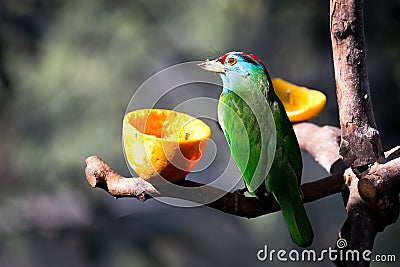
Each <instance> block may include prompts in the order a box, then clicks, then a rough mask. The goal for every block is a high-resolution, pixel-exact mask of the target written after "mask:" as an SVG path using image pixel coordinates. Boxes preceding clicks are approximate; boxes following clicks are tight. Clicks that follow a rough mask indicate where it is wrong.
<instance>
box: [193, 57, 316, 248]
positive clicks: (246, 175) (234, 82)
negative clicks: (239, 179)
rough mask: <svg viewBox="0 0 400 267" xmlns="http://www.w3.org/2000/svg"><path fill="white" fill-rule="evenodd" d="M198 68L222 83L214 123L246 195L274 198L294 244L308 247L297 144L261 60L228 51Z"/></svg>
mask: <svg viewBox="0 0 400 267" xmlns="http://www.w3.org/2000/svg"><path fill="white" fill-rule="evenodd" d="M198 66H199V67H200V68H202V69H204V70H207V71H210V72H214V73H218V74H220V77H221V79H222V83H223V90H222V94H221V96H220V99H219V104H218V120H219V124H220V126H221V128H222V129H223V131H224V134H225V137H226V140H227V141H228V144H229V148H230V151H231V154H232V157H233V159H234V161H235V163H236V165H237V166H238V168H239V170H240V172H241V173H242V176H243V179H244V182H245V184H246V188H247V191H248V192H249V193H250V194H252V195H254V196H256V197H257V198H258V199H259V200H260V201H263V199H264V198H265V195H266V194H267V193H269V194H272V195H273V196H274V198H275V199H276V201H277V202H278V203H279V205H280V207H281V210H282V214H283V216H284V218H285V221H286V223H287V226H288V229H289V232H290V235H291V237H292V240H293V241H294V242H295V243H296V244H297V245H299V246H301V247H306V246H309V245H310V244H311V243H312V240H313V236H314V234H313V230H312V227H311V224H310V221H309V220H308V217H307V213H306V211H305V209H304V206H303V202H302V199H301V195H300V191H299V186H300V182H301V173H302V168H303V163H302V158H301V153H300V148H299V144H298V142H297V139H296V135H295V133H294V130H293V127H292V124H291V123H290V121H289V118H288V117H287V115H286V111H285V109H284V107H283V104H282V102H281V101H280V99H279V98H278V96H277V95H276V94H275V91H274V88H273V85H272V82H271V79H270V77H269V74H268V72H267V70H266V68H265V66H264V64H263V62H262V61H261V60H260V59H258V58H257V57H256V56H254V55H253V54H247V53H244V52H229V53H227V54H225V55H223V56H221V57H219V58H217V59H214V60H210V61H208V60H207V61H205V62H203V63H200V64H199V65H198Z"/></svg>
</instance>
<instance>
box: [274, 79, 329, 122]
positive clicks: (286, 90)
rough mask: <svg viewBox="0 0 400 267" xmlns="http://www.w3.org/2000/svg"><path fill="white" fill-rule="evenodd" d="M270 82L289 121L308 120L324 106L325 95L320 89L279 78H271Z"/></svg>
mask: <svg viewBox="0 0 400 267" xmlns="http://www.w3.org/2000/svg"><path fill="white" fill-rule="evenodd" d="M272 84H273V86H274V89H275V93H276V94H277V95H278V97H279V99H280V100H281V101H282V103H283V106H284V107H285V110H286V114H287V115H288V117H289V119H290V121H291V122H300V121H307V120H310V119H312V118H314V117H316V116H317V115H318V114H319V113H321V111H322V109H323V108H324V106H325V103H326V96H325V95H324V94H323V93H322V92H320V91H317V90H312V89H308V88H306V87H303V86H298V85H295V84H292V83H289V82H287V81H285V80H283V79H281V78H274V79H272Z"/></svg>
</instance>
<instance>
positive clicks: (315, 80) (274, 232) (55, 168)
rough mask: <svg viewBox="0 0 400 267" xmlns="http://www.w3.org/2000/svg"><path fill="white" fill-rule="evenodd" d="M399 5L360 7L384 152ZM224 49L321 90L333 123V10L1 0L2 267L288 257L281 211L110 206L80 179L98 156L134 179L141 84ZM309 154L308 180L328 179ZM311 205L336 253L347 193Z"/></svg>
mask: <svg viewBox="0 0 400 267" xmlns="http://www.w3.org/2000/svg"><path fill="white" fill-rule="evenodd" d="M399 9H400V4H399V3H398V1H368V2H367V1H366V7H365V21H366V22H365V24H366V25H365V26H366V38H367V48H368V51H367V57H368V68H369V77H370V85H371V91H372V99H373V104H374V109H375V115H376V119H377V122H378V126H379V129H380V131H381V136H382V141H383V145H384V146H385V148H390V147H391V146H393V145H395V144H396V142H398V141H399V139H398V137H399V132H400V129H399V125H400V124H399V123H398V118H397V116H396V114H397V106H398V103H399V100H400V90H399V87H400V63H399V62H400V50H399V47H400V39H399V36H400V35H399V32H400V20H399V19H398V16H397V14H398V11H399ZM230 50H244V51H248V52H252V53H254V54H256V55H257V56H259V57H260V58H263V59H264V61H265V63H266V65H267V68H268V69H269V70H270V72H271V74H272V76H280V77H283V78H286V79H288V80H290V81H292V82H295V83H299V84H304V85H306V86H309V87H314V88H319V89H321V90H322V91H324V92H325V94H327V96H328V104H327V107H326V109H325V111H324V112H323V114H321V115H320V116H319V117H318V118H317V119H315V121H316V122H317V123H319V124H333V125H338V122H337V106H336V97H335V91H334V90H335V89H334V76H333V64H332V57H331V49H330V35H329V1H319V0H308V1H294V0H290V1H277V0H276V1H261V0H252V1H246V0H239V1H224V0H218V1H211V0H207V1H161V0H151V1H111V0H101V1H96V0H88V1H78V0H70V1H66V0H57V1H45V0H25V1H13V0H3V1H2V3H1V4H0V105H1V106H0V129H1V131H0V140H2V141H1V145H0V192H1V194H0V236H1V239H2V246H0V262H1V263H2V264H1V265H2V266H44V265H51V266H71V265H73V266H125V265H127V264H128V265H131V266H187V265H189V264H190V265H191V266H204V265H231V266H243V265H249V266H252V265H258V263H257V259H256V257H255V255H256V251H257V250H258V249H261V248H262V247H263V245H264V244H268V245H269V246H271V247H273V248H276V249H279V248H282V247H287V248H293V247H294V246H293V244H292V243H291V241H290V238H289V235H288V234H287V230H286V229H285V226H284V223H283V219H282V216H281V215H280V214H279V213H276V214H271V215H268V216H263V217H261V218H258V219H253V220H245V219H240V218H235V217H232V216H228V215H225V214H222V213H219V212H216V211H213V210H210V209H208V208H204V207H203V208H196V209H179V208H173V207H168V206H165V205H162V204H160V203H158V202H156V201H148V202H146V203H137V202H136V201H135V200H118V201H115V200H114V199H112V198H111V197H109V196H107V195H105V193H104V192H100V191H93V190H91V189H90V188H89V186H88V184H87V183H86V181H85V178H84V174H83V168H84V165H85V164H84V159H85V158H86V157H87V156H89V155H92V154H96V155H99V156H101V157H102V158H104V159H105V160H106V161H107V162H108V163H109V164H110V165H111V166H113V167H115V168H116V169H117V170H118V171H119V172H120V173H122V174H125V175H129V173H128V171H127V169H126V166H125V161H124V157H123V154H122V144H121V125H122V117H123V115H124V112H125V108H126V106H127V104H128V101H129V99H130V97H131V96H132V94H133V92H134V90H135V89H136V88H137V87H138V86H139V85H140V84H141V82H143V81H144V80H145V79H147V78H148V77H149V76H151V75H152V74H153V73H155V72H157V71H160V70H162V69H163V68H165V67H168V66H170V65H173V64H177V63H181V62H185V61H189V60H201V59H205V58H212V57H215V56H217V55H218V53H225V52H227V51H230ZM186 93H187V94H188V96H190V94H191V93H190V92H186ZM210 94H211V93H210ZM212 94H213V95H215V92H214V93H212ZM304 156H305V171H304V177H305V181H309V180H311V179H316V178H320V177H322V176H324V175H326V173H325V172H324V171H323V170H322V169H321V168H319V167H318V166H317V165H316V164H315V163H314V162H313V161H312V159H311V158H310V157H309V156H307V155H304ZM307 209H308V212H309V214H310V218H311V221H312V223H313V226H314V228H315V234H316V240H315V242H314V244H313V247H315V248H317V249H321V248H327V247H328V246H331V245H333V244H334V242H335V239H336V232H337V229H339V227H340V225H341V223H342V221H343V219H344V217H345V213H344V210H343V207H342V203H341V199H340V196H338V195H337V196H332V197H329V198H327V199H323V200H320V201H319V202H317V203H313V204H309V205H307ZM399 232H400V230H399V227H398V226H397V225H395V226H391V227H389V228H388V229H387V230H386V231H385V232H384V233H383V234H380V235H379V236H378V239H377V241H376V250H377V252H382V253H397V256H398V257H400V251H399V249H398V244H397V243H396V242H397V240H395V239H394V238H393V236H398V234H399ZM263 264H265V263H263ZM274 264H278V263H276V262H275V263H274ZM306 266H310V264H306ZM315 266H319V265H318V264H316V265H315ZM376 266H378V265H376ZM385 266H390V264H385ZM393 266H394V265H393Z"/></svg>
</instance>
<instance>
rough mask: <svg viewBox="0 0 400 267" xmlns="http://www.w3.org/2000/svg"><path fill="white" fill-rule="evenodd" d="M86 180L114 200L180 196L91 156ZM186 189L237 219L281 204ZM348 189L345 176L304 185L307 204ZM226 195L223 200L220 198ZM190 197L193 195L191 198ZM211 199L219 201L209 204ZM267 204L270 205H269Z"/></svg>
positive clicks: (204, 189) (271, 199)
mask: <svg viewBox="0 0 400 267" xmlns="http://www.w3.org/2000/svg"><path fill="white" fill-rule="evenodd" d="M86 164H87V166H86V169H85V173H86V178H87V180H88V182H89V184H90V185H91V186H92V187H99V188H101V189H103V190H105V191H106V192H108V193H109V194H110V195H112V196H114V197H117V198H119V197H135V198H137V199H139V200H141V201H144V200H146V199H148V198H151V197H176V195H175V194H174V192H173V191H171V190H169V189H170V188H169V186H168V185H167V184H165V183H164V184H163V183H161V182H159V183H157V184H151V183H149V182H147V181H145V180H143V179H141V178H138V177H135V178H125V177H122V176H121V175H119V174H117V173H116V172H115V171H114V170H113V169H112V168H111V167H110V166H108V165H107V163H105V162H104V161H103V160H102V159H101V158H99V157H97V156H91V157H88V158H87V159H86ZM178 185H180V186H183V187H200V186H201V187H202V188H201V192H200V193H199V194H198V196H196V197H195V198H188V199H187V200H190V201H197V202H198V203H206V204H205V205H207V206H209V207H211V208H214V209H217V210H220V211H223V212H225V213H229V214H233V215H236V216H241V217H247V218H254V217H258V216H261V215H264V214H268V213H272V212H275V211H279V210H280V206H279V204H278V203H277V202H276V200H275V199H274V197H273V196H272V195H267V196H266V197H265V199H264V200H263V201H264V202H260V201H259V200H257V199H256V198H254V197H246V196H245V195H244V194H243V193H241V192H240V191H235V192H225V191H223V190H221V189H218V188H215V187H212V186H208V185H203V184H200V183H197V182H193V181H189V180H183V181H180V182H179V183H178ZM343 189H344V182H343V178H342V175H340V174H339V175H333V176H329V177H326V178H323V179H321V180H318V181H315V182H311V183H306V184H303V185H302V186H301V193H302V198H303V201H304V202H305V203H307V202H312V201H315V200H317V199H321V198H323V197H326V196H329V195H332V194H336V193H339V192H341V191H342V190H343ZM216 196H217V197H219V196H222V197H219V198H217V197H216ZM189 197H190V196H189ZM207 199H216V200H215V201H211V202H207ZM265 203H268V204H267V205H266V204H265Z"/></svg>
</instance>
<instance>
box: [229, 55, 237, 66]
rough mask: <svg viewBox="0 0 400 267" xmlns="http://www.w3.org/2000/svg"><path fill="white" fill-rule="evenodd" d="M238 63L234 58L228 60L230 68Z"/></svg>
mask: <svg viewBox="0 0 400 267" xmlns="http://www.w3.org/2000/svg"><path fill="white" fill-rule="evenodd" d="M236 62H237V60H236V59H235V58H233V57H230V58H228V64H229V65H230V66H233V65H235V64H236Z"/></svg>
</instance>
